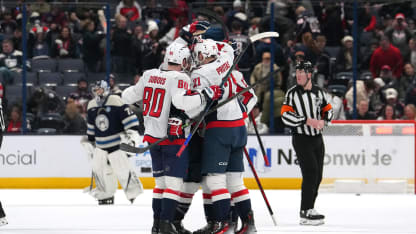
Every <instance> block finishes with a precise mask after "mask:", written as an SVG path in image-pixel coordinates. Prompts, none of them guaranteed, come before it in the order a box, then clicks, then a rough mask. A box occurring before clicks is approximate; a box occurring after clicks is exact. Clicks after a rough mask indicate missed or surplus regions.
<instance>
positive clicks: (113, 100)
mask: <svg viewBox="0 0 416 234" xmlns="http://www.w3.org/2000/svg"><path fill="white" fill-rule="evenodd" d="M105 105H108V106H122V105H124V103H123V100H122V99H121V97H120V96H118V95H113V94H110V96H109V97H108V99H107V102H106V103H105Z"/></svg>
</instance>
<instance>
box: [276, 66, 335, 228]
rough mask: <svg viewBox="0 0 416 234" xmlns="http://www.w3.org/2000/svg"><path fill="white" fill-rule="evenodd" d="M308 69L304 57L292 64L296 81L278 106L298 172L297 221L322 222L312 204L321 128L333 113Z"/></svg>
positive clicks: (319, 177) (320, 158)
mask: <svg viewBox="0 0 416 234" xmlns="http://www.w3.org/2000/svg"><path fill="white" fill-rule="evenodd" d="M312 71H313V67H312V64H311V63H310V62H308V61H300V62H298V63H297V64H296V85H295V86H293V87H292V88H290V89H289V90H288V91H287V93H286V96H285V101H284V103H283V106H282V109H281V114H282V120H283V122H284V124H285V125H287V126H289V127H291V128H292V145H293V148H294V149H295V152H296V156H297V159H298V161H299V166H300V169H301V172H302V179H303V180H302V198H301V207H300V224H301V225H321V224H324V218H325V216H324V215H321V214H319V213H317V212H316V211H315V209H314V205H315V200H316V197H317V196H318V188H319V184H320V183H321V180H322V170H323V161H324V155H325V146H324V142H323V139H322V128H323V127H324V125H325V123H327V122H329V121H331V119H332V116H333V112H332V107H331V104H329V103H328V101H327V98H326V97H325V94H324V91H323V90H322V89H321V88H319V87H318V86H316V85H314V84H312V81H311V78H312Z"/></svg>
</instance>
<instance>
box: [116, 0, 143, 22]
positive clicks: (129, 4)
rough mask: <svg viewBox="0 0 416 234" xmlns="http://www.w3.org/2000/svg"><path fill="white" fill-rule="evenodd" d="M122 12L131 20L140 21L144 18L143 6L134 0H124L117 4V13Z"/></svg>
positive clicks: (121, 13)
mask: <svg viewBox="0 0 416 234" xmlns="http://www.w3.org/2000/svg"><path fill="white" fill-rule="evenodd" d="M117 14H120V15H122V16H124V17H126V19H127V20H129V21H138V20H140V19H141V18H142V8H141V7H140V5H139V3H137V2H136V1H134V0H122V1H120V3H119V4H118V5H117V8H116V15H117Z"/></svg>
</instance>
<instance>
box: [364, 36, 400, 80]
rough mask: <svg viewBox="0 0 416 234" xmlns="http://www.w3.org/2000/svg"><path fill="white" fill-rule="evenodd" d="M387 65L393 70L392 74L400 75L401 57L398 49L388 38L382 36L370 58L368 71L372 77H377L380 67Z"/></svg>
mask: <svg viewBox="0 0 416 234" xmlns="http://www.w3.org/2000/svg"><path fill="white" fill-rule="evenodd" d="M384 65H389V66H390V67H391V69H392V71H393V76H395V77H396V78H398V77H400V76H401V74H402V70H403V57H402V55H401V53H400V50H399V49H397V47H395V46H393V45H392V44H391V43H390V40H389V39H388V38H387V37H385V36H383V37H382V38H381V40H380V47H378V48H377V49H376V50H375V51H374V53H373V55H372V56H371V60H370V71H371V73H372V74H373V77H378V75H379V74H380V71H381V67H382V66H384Z"/></svg>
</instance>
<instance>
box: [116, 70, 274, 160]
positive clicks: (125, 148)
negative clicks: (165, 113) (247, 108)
mask: <svg viewBox="0 0 416 234" xmlns="http://www.w3.org/2000/svg"><path fill="white" fill-rule="evenodd" d="M279 71H280V69H277V70H275V71H274V72H273V73H277V72H279ZM269 74H270V72H269ZM269 74H267V75H266V76H264V77H263V78H262V79H260V80H258V81H257V82H256V83H254V84H252V85H250V86H247V87H246V88H244V89H242V90H241V91H240V92H238V93H236V94H235V95H234V96H232V97H230V98H228V99H227V100H225V101H223V102H220V103H219V104H217V105H216V106H214V107H213V108H211V109H210V110H209V111H208V114H207V115H209V114H211V113H213V112H215V111H216V110H218V108H220V107H222V106H224V105H225V104H227V103H229V102H231V101H232V100H234V99H236V98H237V97H239V96H240V95H242V94H243V93H245V92H248V91H249V90H250V89H252V88H254V87H256V86H257V85H258V84H260V83H262V82H264V81H266V80H268V79H269V77H270V75H269ZM193 123H195V121H191V122H190V123H188V124H184V125H183V126H182V128H186V127H188V126H189V125H192V124H193ZM166 139H168V137H167V136H165V137H162V138H160V139H159V140H157V141H155V142H153V143H152V144H150V145H148V146H146V147H142V148H138V147H134V146H132V145H128V144H126V143H121V144H120V149H121V150H123V151H126V152H129V153H135V154H142V153H144V152H146V151H148V150H149V149H150V148H152V147H154V146H156V145H158V144H159V143H160V142H162V141H164V140H166Z"/></svg>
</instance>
